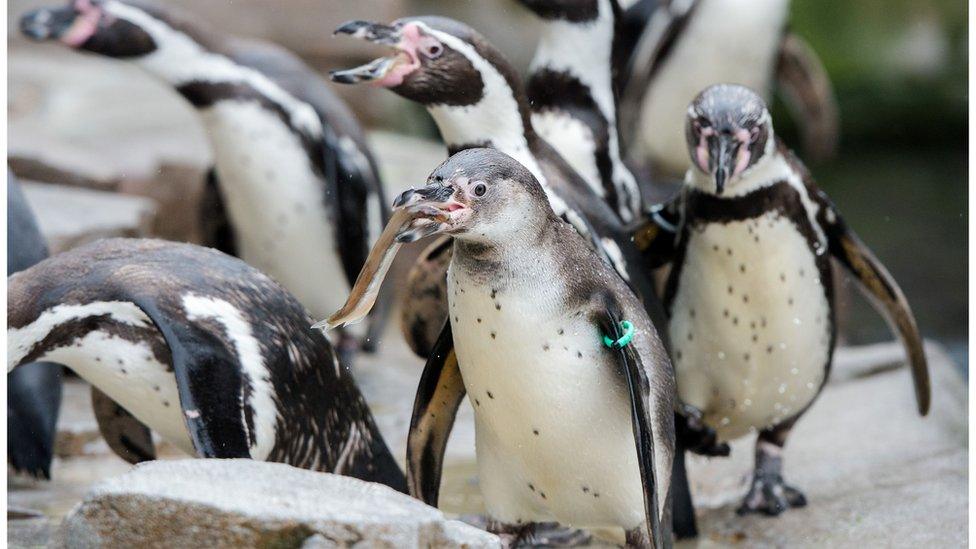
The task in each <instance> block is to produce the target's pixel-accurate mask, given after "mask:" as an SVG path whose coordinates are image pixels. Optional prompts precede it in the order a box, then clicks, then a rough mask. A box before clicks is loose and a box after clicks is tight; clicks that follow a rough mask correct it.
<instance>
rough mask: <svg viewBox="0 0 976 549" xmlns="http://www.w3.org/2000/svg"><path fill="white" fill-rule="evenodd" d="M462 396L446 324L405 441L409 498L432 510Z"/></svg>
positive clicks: (422, 382)
mask: <svg viewBox="0 0 976 549" xmlns="http://www.w3.org/2000/svg"><path fill="white" fill-rule="evenodd" d="M464 395H465V390H464V382H463V380H462V379H461V370H460V368H459V367H458V361H457V356H456V355H455V354H454V336H453V335H452V334H451V323H450V322H446V323H445V324H444V329H443V330H441V336H440V337H439V338H438V339H437V344H436V345H435V346H434V349H433V351H431V353H430V357H429V358H428V359H427V365H426V366H425V367H424V373H423V374H422V375H421V377H420V386H419V387H417V397H416V399H415V400H414V403H413V417H411V418H410V434H409V435H408V437H407V485H408V486H409V488H410V495H411V496H413V497H415V498H417V499H419V500H421V501H423V502H424V503H426V504H427V505H431V506H433V507H437V496H438V492H439V491H440V486H441V472H442V469H443V467H444V449H445V448H446V447H447V439H448V437H449V436H450V434H451V428H452V427H453V426H454V418H455V416H456V415H457V411H458V407H459V406H460V405H461V401H462V400H464Z"/></svg>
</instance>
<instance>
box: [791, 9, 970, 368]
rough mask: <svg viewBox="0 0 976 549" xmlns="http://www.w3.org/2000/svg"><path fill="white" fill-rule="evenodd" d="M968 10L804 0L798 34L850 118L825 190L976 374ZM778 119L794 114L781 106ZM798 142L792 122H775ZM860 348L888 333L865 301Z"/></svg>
mask: <svg viewBox="0 0 976 549" xmlns="http://www.w3.org/2000/svg"><path fill="white" fill-rule="evenodd" d="M967 22H968V10H967V5H966V2H964V1H962V0H857V1H851V0H796V1H794V2H793V5H792V20H791V24H792V28H793V29H794V30H795V31H796V32H797V33H798V34H799V35H801V36H802V37H804V38H805V39H806V40H807V41H808V42H809V43H810V44H811V45H812V46H813V48H814V49H815V50H816V51H817V53H818V55H819V56H820V57H821V59H822V61H823V62H824V64H825V66H826V68H827V71H828V72H829V73H830V77H831V80H832V81H833V84H834V89H835V92H836V94H837V99H838V103H839V106H840V113H841V143H840V148H839V152H838V155H837V157H836V158H835V159H834V160H831V161H829V162H825V163H823V164H820V165H813V166H811V168H812V169H813V171H814V175H815V176H816V178H817V180H818V182H819V183H820V185H821V186H822V187H823V188H824V189H825V190H826V191H827V193H829V194H830V196H831V197H832V198H833V199H834V202H835V203H836V204H837V205H838V207H839V208H840V209H841V211H842V212H844V214H845V215H846V217H847V219H848V221H849V222H850V223H851V224H852V226H853V228H854V229H855V230H856V231H857V232H858V233H859V234H860V236H861V238H862V239H863V240H864V241H865V242H866V243H867V244H868V245H869V246H871V248H872V249H873V250H874V251H875V253H876V254H877V255H878V256H879V257H880V258H881V259H882V260H883V261H884V262H885V264H886V265H887V266H888V268H889V269H890V270H891V272H892V273H893V274H894V275H895V277H896V278H897V279H898V281H899V282H900V284H901V285H902V287H903V289H904V290H905V293H906V294H907V295H908V298H909V301H910V302H911V304H912V307H913V308H914V310H915V313H916V315H917V316H918V321H919V324H920V327H921V329H922V332H923V333H924V334H925V335H926V336H927V337H932V338H936V339H939V340H941V341H943V342H944V343H946V344H947V345H948V346H949V347H950V349H951V350H952V352H953V354H954V355H955V357H956V358H957V360H958V361H959V363H960V364H962V365H963V367H964V369H967V366H966V362H967V358H966V355H967V349H968V344H967V338H968V323H969V322H968V301H969V300H968V277H967V271H968V260H967V257H968V243H967V226H968V218H969V212H968V192H969V189H968V160H967V157H968V135H969V130H968V82H969V77H968V64H969V59H968V27H967V25H968V23H967ZM776 110H777V113H782V112H783V107H782V105H776ZM775 119H776V120H777V125H778V129H779V130H780V131H781V132H782V133H783V134H784V135H785V136H786V138H787V139H789V140H791V142H792V143H798V141H797V140H796V139H795V137H794V136H795V132H794V131H793V129H792V127H791V123H790V120H789V117H788V116H785V115H780V116H775ZM846 326H847V334H848V336H849V337H850V339H851V340H852V342H866V341H876V340H879V339H882V338H884V337H885V336H886V331H887V328H886V327H885V325H884V323H883V322H882V321H881V320H880V319H879V318H878V316H877V314H875V313H874V312H873V311H872V310H871V309H870V308H869V307H867V306H865V304H864V303H863V300H862V299H856V300H851V307H850V309H849V311H848V316H847V318H846Z"/></svg>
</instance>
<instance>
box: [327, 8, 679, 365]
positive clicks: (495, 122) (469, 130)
mask: <svg viewBox="0 0 976 549" xmlns="http://www.w3.org/2000/svg"><path fill="white" fill-rule="evenodd" d="M336 33H337V34H346V35H350V36H353V37H356V38H360V39H363V40H367V41H369V42H373V43H376V44H382V45H385V46H388V47H391V48H393V49H394V50H395V54H393V55H390V56H388V57H380V58H378V59H376V60H374V61H372V62H370V63H367V64H365V65H362V66H360V67H356V68H352V69H348V70H340V71H333V72H332V79H333V80H334V81H336V82H342V83H349V84H353V83H362V82H369V83H372V84H374V85H378V86H382V87H386V88H390V89H391V90H392V91H393V92H395V93H397V94H398V95H401V96H403V97H405V98H407V99H410V100H413V101H416V102H418V103H420V104H422V105H424V106H425V107H426V108H427V111H428V112H429V113H430V114H431V116H432V117H433V119H434V121H435V122H436V124H437V127H438V128H439V130H440V133H441V138H442V139H443V140H444V143H445V144H446V145H447V149H448V153H449V154H453V153H455V152H458V151H461V150H464V149H468V148H472V147H491V148H495V149H498V150H500V151H502V152H504V153H505V154H507V155H509V156H511V157H513V158H515V159H516V160H517V161H519V162H520V163H522V165H524V166H525V167H526V168H527V169H528V170H529V171H530V172H531V173H532V174H533V176H535V178H536V180H537V181H538V182H539V183H540V185H542V188H543V190H544V191H545V192H546V196H547V197H548V198H549V202H550V205H551V206H552V208H553V210H554V211H555V212H556V214H557V215H559V216H560V217H561V218H563V219H564V220H565V221H567V222H568V223H570V224H571V225H572V226H573V227H574V228H575V229H576V230H577V231H578V232H580V234H582V235H583V236H584V238H585V239H586V241H587V242H589V244H590V246H591V247H592V248H593V249H594V250H597V252H598V253H599V254H600V255H601V256H602V257H603V258H604V260H605V261H606V262H607V263H608V264H610V265H612V266H613V267H614V269H615V270H616V271H617V273H618V274H619V275H620V276H621V277H622V278H623V279H624V280H625V281H627V282H628V283H629V284H630V285H631V286H632V287H633V288H634V290H635V292H636V293H637V294H638V295H639V296H640V297H641V298H642V299H643V300H644V303H645V305H646V306H647V308H648V310H649V311H650V312H651V317H652V319H653V320H654V321H655V322H656V323H658V324H657V325H659V326H664V325H665V324H664V314H663V309H662V308H661V306H660V301H659V300H658V299H657V297H656V295H655V293H654V288H653V286H652V279H651V275H650V271H649V270H648V269H646V268H644V258H643V256H642V255H641V253H640V252H639V251H638V250H637V247H636V246H635V245H634V243H633V241H632V238H631V230H630V229H628V228H627V227H626V226H624V225H623V223H622V222H621V220H620V218H619V216H618V215H617V214H616V212H615V211H614V209H613V208H611V207H610V205H609V204H607V202H605V201H604V200H603V199H601V198H600V197H599V196H598V195H597V194H596V193H595V192H594V191H593V189H592V188H591V187H590V186H589V185H587V183H586V181H585V180H583V178H582V177H581V176H580V175H579V174H578V173H577V172H576V171H575V170H573V168H572V167H571V166H570V165H569V164H568V163H567V162H566V160H565V159H564V158H563V157H562V156H560V155H559V153H557V152H556V151H555V150H554V149H553V148H552V146H551V145H549V143H547V142H546V141H545V140H544V139H542V138H541V137H540V136H539V135H538V133H536V131H535V129H534V127H533V125H532V122H531V120H530V113H529V105H528V101H527V99H526V97H525V93H524V90H523V87H522V84H521V80H520V79H519V77H518V75H517V74H516V72H515V71H514V69H513V68H512V67H511V65H510V64H509V63H508V62H507V60H505V58H504V57H503V56H502V54H501V53H500V52H499V51H498V50H497V49H495V48H494V46H492V45H491V44H490V43H488V41H487V40H486V39H485V38H484V37H482V36H481V35H480V34H478V33H477V32H475V31H474V30H473V29H471V28H470V27H468V26H466V25H464V24H462V23H459V22H457V21H454V20H451V19H447V18H443V17H410V18H405V19H400V20H398V21H395V22H393V23H392V24H390V25H384V24H379V23H371V22H367V21H351V22H349V23H346V24H344V25H342V26H340V27H339V28H338V29H337V30H336ZM450 253H451V247H450V246H448V245H446V244H444V241H443V240H441V241H438V242H435V243H434V244H432V245H431V247H429V248H428V249H427V250H426V252H425V254H424V255H423V257H422V263H421V265H424V266H427V267H429V268H432V269H438V270H439V272H434V271H431V272H430V273H427V274H426V275H425V276H412V277H411V280H415V281H416V280H420V281H426V282H433V283H436V286H425V287H421V288H409V289H408V299H407V302H406V305H405V307H404V309H405V311H404V314H405V329H404V333H405V336H406V337H407V341H408V343H409V344H410V346H411V348H413V349H414V350H415V351H416V352H418V354H421V356H426V354H427V352H429V350H430V349H431V348H432V346H433V344H434V342H435V341H436V338H437V334H438V333H439V327H440V326H441V325H442V324H443V322H444V319H445V318H446V317H447V312H446V307H447V300H446V294H445V292H444V284H445V273H446V269H447V265H448V263H449V261H450V255H449V254H450ZM417 295H427V296H431V299H427V300H425V301H424V305H425V307H413V306H412V305H413V303H412V302H411V296H417Z"/></svg>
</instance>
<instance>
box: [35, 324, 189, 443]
mask: <svg viewBox="0 0 976 549" xmlns="http://www.w3.org/2000/svg"><path fill="white" fill-rule="evenodd" d="M43 359H44V360H50V361H52V362H58V363H61V364H67V365H70V366H71V369H72V370H73V371H74V372H75V373H77V374H78V375H79V376H81V378H82V379H84V380H85V381H87V382H88V383H90V384H92V385H94V386H96V387H98V388H99V389H100V390H101V391H102V392H103V393H105V394H106V395H108V396H109V397H110V398H111V399H112V400H114V401H115V402H117V403H118V404H119V405H120V406H122V407H123V408H125V409H126V410H128V411H129V413H131V414H132V415H133V416H135V418H136V419H138V420H139V421H140V422H142V423H143V424H144V425H146V426H147V427H149V428H150V429H152V430H153V431H155V432H156V433H158V434H159V435H160V436H161V437H163V438H164V439H165V440H166V441H168V442H169V443H171V444H173V445H175V446H176V447H178V448H180V449H181V450H183V451H184V452H186V453H188V454H190V455H193V456H195V455H196V451H195V450H194V448H193V443H192V442H191V441H190V433H189V432H188V431H187V429H186V423H184V421H183V412H182V409H181V408H180V397H179V394H178V393H177V389H176V377H174V375H173V373H172V372H167V371H166V366H165V365H164V364H162V363H161V362H159V361H158V360H156V358H155V355H153V353H152V351H151V350H150V347H149V345H148V344H147V343H144V342H139V343H133V342H131V341H127V340H125V339H121V338H118V337H115V336H112V335H111V334H108V333H106V332H101V331H94V332H89V333H88V334H86V335H85V337H84V338H83V339H81V340H79V341H78V342H77V343H76V345H74V346H69V347H61V348H58V349H54V350H52V351H51V352H49V353H47V354H46V355H45V356H44V357H43Z"/></svg>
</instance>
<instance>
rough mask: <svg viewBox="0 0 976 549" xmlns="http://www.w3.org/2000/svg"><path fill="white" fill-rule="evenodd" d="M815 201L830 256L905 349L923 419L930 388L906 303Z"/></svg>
mask: <svg viewBox="0 0 976 549" xmlns="http://www.w3.org/2000/svg"><path fill="white" fill-rule="evenodd" d="M817 197H818V198H817V201H818V202H819V203H820V206H821V208H820V212H819V214H818V218H819V219H818V221H819V222H820V225H821V226H822V227H824V231H825V232H826V233H827V241H828V242H827V246H828V248H829V249H830V253H831V255H833V256H834V258H835V259H836V260H837V261H838V262H840V263H841V264H842V265H843V266H844V267H845V268H847V270H848V271H849V272H850V273H851V274H853V275H854V277H855V278H856V279H857V281H858V282H859V283H860V284H859V285H860V287H861V290H862V292H863V293H864V294H865V295H866V296H868V298H869V300H870V301H871V302H872V303H873V305H874V306H875V308H876V309H878V312H880V313H881V315H882V316H883V317H884V318H885V320H886V321H888V324H889V325H890V326H891V328H892V330H893V331H894V332H896V333H897V334H898V336H899V337H900V339H901V342H902V345H903V346H904V347H905V353H906V354H907V355H908V362H909V365H910V366H911V369H912V381H913V382H914V384H915V400H916V402H917V404H918V412H919V413H920V414H921V415H923V416H924V415H926V414H927V413H928V411H929V406H930V405H931V401H932V386H931V382H930V380H929V369H928V361H927V359H926V358H925V348H924V346H923V344H922V336H921V334H919V331H918V325H917V324H916V323H915V316H914V315H913V314H912V310H911V308H910V307H909V306H908V300H907V299H905V294H904V293H902V291H901V288H899V287H898V283H897V282H895V279H894V278H893V277H892V276H891V275H890V274H889V273H888V270H887V269H885V267H884V265H882V264H881V262H880V261H878V259H877V258H876V257H875V256H874V254H873V253H871V250H870V249H868V247H867V246H866V245H865V244H864V243H863V242H861V239H859V238H858V237H857V235H856V234H854V231H852V230H851V229H850V228H849V227H848V226H847V224H846V223H845V222H844V219H843V218H842V217H841V216H840V212H838V211H837V208H835V207H834V205H833V204H832V203H831V202H830V199H829V198H827V196H826V194H824V193H822V192H818V195H817Z"/></svg>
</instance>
